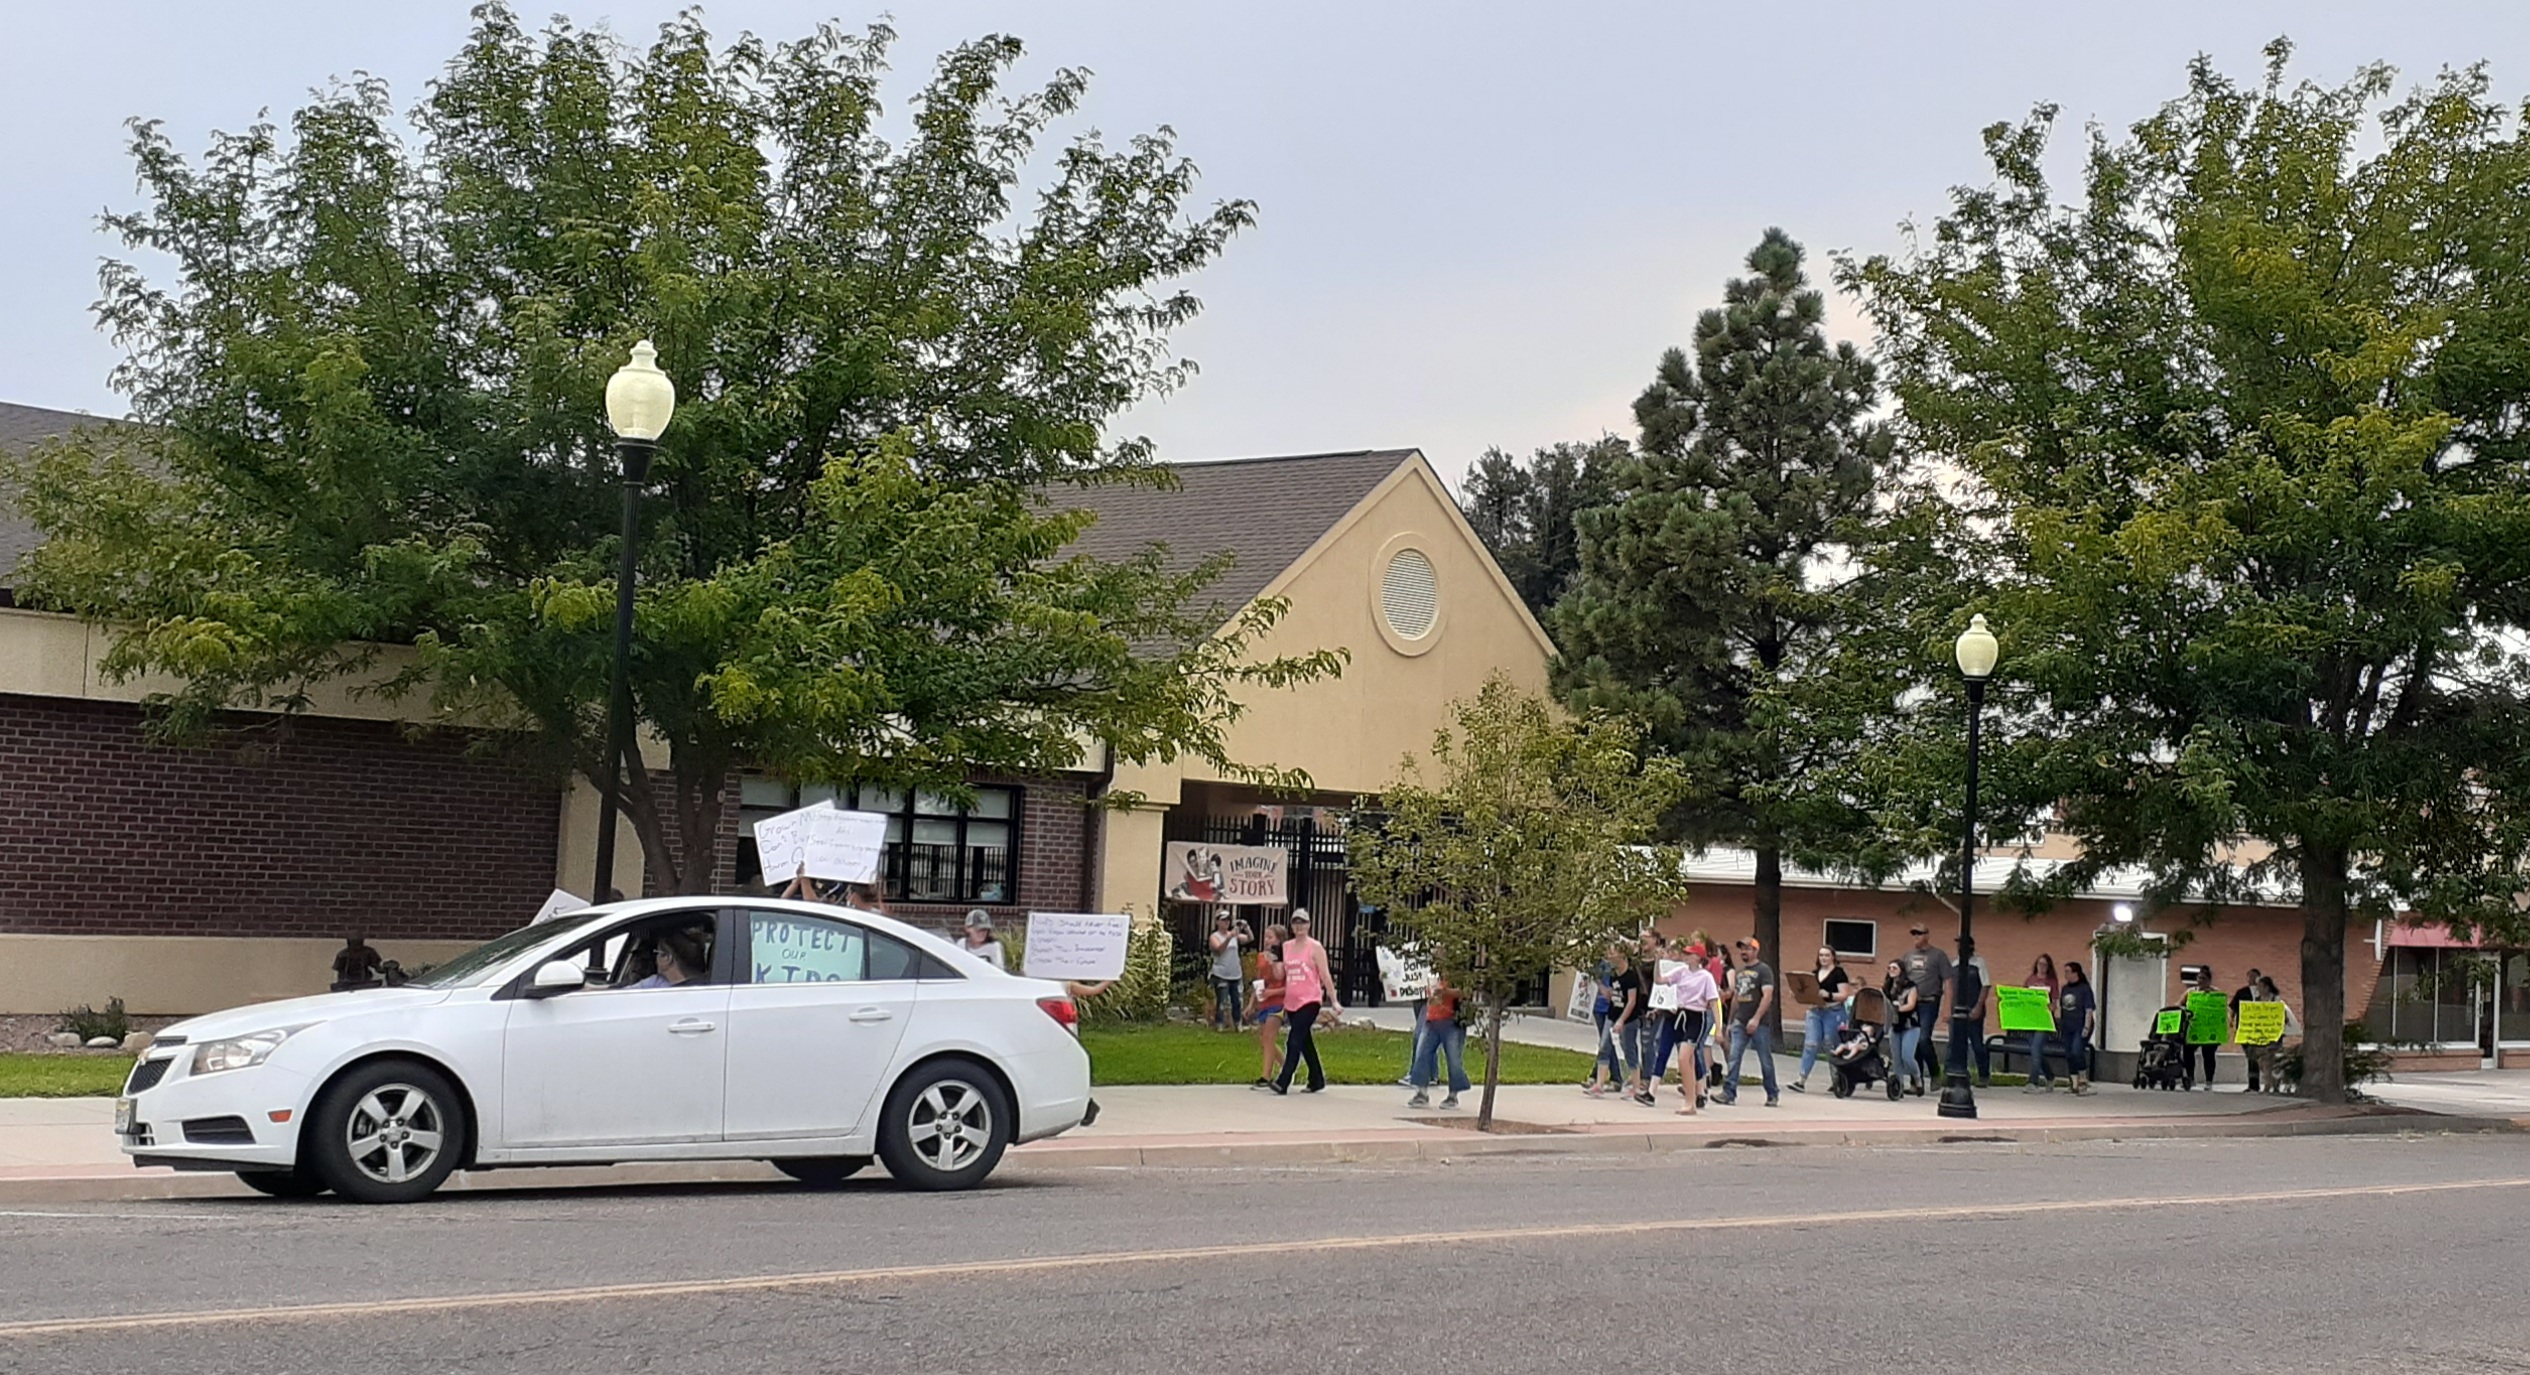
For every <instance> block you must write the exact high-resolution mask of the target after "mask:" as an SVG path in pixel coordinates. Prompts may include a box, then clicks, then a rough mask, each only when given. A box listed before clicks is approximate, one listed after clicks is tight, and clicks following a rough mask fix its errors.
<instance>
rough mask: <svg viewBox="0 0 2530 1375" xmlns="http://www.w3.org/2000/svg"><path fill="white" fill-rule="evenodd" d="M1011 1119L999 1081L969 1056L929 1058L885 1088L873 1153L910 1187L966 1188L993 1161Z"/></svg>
mask: <svg viewBox="0 0 2530 1375" xmlns="http://www.w3.org/2000/svg"><path fill="white" fill-rule="evenodd" d="M1017 1126H1018V1124H1017V1123H1016V1122H1014V1121H1013V1120H1012V1113H1011V1109H1010V1103H1009V1100H1008V1098H1007V1097H1005V1096H1004V1095H1003V1093H1002V1091H1001V1085H999V1084H997V1083H995V1082H994V1081H993V1076H992V1075H991V1074H990V1073H988V1072H986V1071H985V1069H984V1067H983V1066H982V1065H979V1064H977V1063H975V1062H974V1061H972V1060H954V1059H953V1060H933V1061H931V1062H930V1063H928V1064H924V1065H921V1066H918V1067H916V1068H915V1069H914V1071H913V1072H912V1073H910V1074H908V1075H906V1076H905V1077H904V1078H902V1079H899V1080H897V1081H896V1087H895V1088H893V1089H891V1090H889V1091H888V1095H887V1109H886V1116H884V1117H882V1118H881V1119H880V1120H879V1131H878V1154H879V1159H881V1160H884V1161H886V1162H887V1172H888V1173H889V1174H890V1175H893V1176H895V1178H896V1182H897V1183H899V1184H902V1185H905V1186H906V1187H907V1188H912V1189H926V1190H940V1189H971V1188H973V1187H975V1186H976V1185H978V1184H981V1183H983V1182H984V1177H985V1176H986V1175H989V1174H991V1173H992V1172H993V1167H994V1166H995V1165H998V1164H1000V1163H1001V1154H1002V1152H1003V1151H1004V1150H1006V1149H1008V1148H1009V1146H1010V1139H1011V1137H1012V1135H1014V1134H1015V1132H1016V1129H1017Z"/></svg>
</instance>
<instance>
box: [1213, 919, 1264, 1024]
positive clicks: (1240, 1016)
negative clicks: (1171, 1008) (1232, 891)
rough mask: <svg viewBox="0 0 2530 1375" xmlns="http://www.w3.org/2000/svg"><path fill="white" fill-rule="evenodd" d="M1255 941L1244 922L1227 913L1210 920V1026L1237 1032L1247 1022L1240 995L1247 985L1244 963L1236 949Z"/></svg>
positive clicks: (1242, 948) (1239, 949) (1238, 949)
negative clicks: (1241, 1006)
mask: <svg viewBox="0 0 2530 1375" xmlns="http://www.w3.org/2000/svg"><path fill="white" fill-rule="evenodd" d="M1254 944H1256V937H1255V935H1254V934H1253V933H1251V932H1250V931H1249V930H1248V929H1247V923H1246V922H1244V921H1241V920H1240V919H1239V918H1238V917H1237V916H1235V915H1233V914H1232V913H1229V912H1223V913H1220V914H1219V915H1217V916H1215V917H1214V918H1213V919H1212V1029H1213V1030H1215V1031H1237V1030H1238V1029H1239V1028H1241V1027H1243V1026H1246V1025H1247V1016H1246V1014H1245V1012H1244V1011H1242V1010H1241V1008H1240V1006H1239V995H1240V994H1241V993H1242V992H1244V991H1245V990H1246V988H1247V966H1246V965H1245V964H1243V963H1242V962H1241V961H1240V958H1239V952H1241V951H1243V950H1245V949H1247V948H1248V947H1249V946H1251V945H1254Z"/></svg>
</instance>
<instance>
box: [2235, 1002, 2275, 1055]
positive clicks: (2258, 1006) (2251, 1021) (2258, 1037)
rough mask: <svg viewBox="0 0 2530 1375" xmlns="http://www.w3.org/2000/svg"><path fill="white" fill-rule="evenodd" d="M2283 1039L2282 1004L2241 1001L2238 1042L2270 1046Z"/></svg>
mask: <svg viewBox="0 0 2530 1375" xmlns="http://www.w3.org/2000/svg"><path fill="white" fill-rule="evenodd" d="M2283 1039H2284V1004H2282V1003H2242V1004H2241V1005H2240V1044H2242V1045H2244V1046H2271V1045H2274V1044H2275V1043H2276V1042H2278V1041H2281V1040H2283Z"/></svg>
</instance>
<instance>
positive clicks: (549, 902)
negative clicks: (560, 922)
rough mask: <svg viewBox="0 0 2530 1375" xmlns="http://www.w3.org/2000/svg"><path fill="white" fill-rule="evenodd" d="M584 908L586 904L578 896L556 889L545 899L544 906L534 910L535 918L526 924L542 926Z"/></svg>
mask: <svg viewBox="0 0 2530 1375" xmlns="http://www.w3.org/2000/svg"><path fill="white" fill-rule="evenodd" d="M586 906H588V903H587V902H585V901H583V900H582V899H581V897H580V895H579V894H577V893H573V892H570V891H568V890H566V889H561V888H556V889H554V890H553V895H552V896H551V897H548V898H546V899H545V905H544V906H542V907H539V908H537V909H536V915H535V917H534V918H533V919H531V920H530V921H529V922H528V923H527V924H528V925H529V926H542V925H544V924H545V923H546V922H549V921H552V920H554V919H555V918H557V917H567V916H569V915H571V914H572V913H574V912H577V911H579V910H580V909H582V908H584V907H586Z"/></svg>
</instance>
